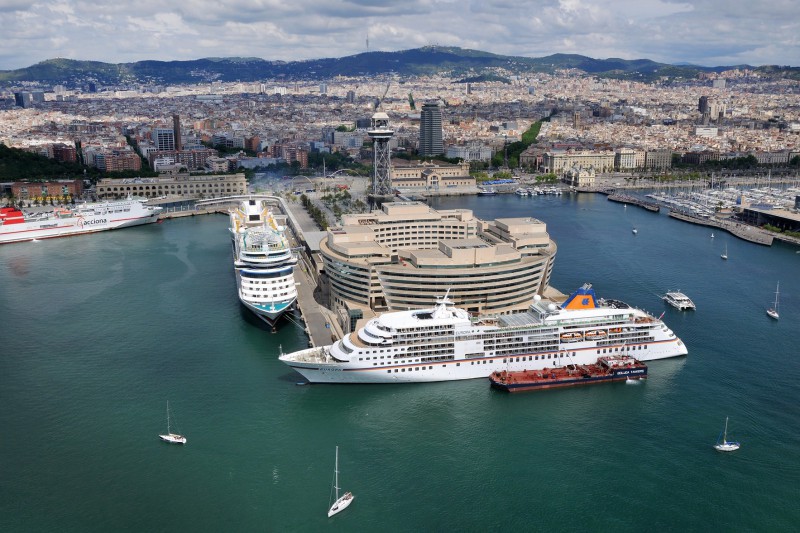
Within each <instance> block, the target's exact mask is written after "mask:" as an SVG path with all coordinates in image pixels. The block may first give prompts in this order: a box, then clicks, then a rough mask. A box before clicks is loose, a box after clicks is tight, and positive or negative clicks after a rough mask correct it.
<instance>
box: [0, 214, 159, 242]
mask: <svg viewBox="0 0 800 533" xmlns="http://www.w3.org/2000/svg"><path fill="white" fill-rule="evenodd" d="M157 220H158V213H155V214H152V215H147V216H142V217H135V218H121V219H108V218H107V217H103V216H93V217H85V218H84V219H82V220H65V221H57V220H54V221H46V222H28V223H23V224H13V225H9V226H8V227H5V228H3V229H2V232H0V244H10V243H14V242H26V241H32V240H34V239H35V240H42V239H55V238H59V237H73V236H75V235H85V234H87V233H97V232H100V231H109V230H113V229H122V228H129V227H132V226H141V225H143V224H152V223H153V222H156V221H157Z"/></svg>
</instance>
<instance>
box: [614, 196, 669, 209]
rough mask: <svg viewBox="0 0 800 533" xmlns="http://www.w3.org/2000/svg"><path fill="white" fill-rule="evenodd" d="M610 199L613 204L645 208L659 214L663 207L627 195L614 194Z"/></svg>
mask: <svg viewBox="0 0 800 533" xmlns="http://www.w3.org/2000/svg"><path fill="white" fill-rule="evenodd" d="M608 199H609V200H610V201H612V202H620V203H624V204H631V205H636V206H639V207H643V208H645V209H647V210H648V211H652V212H653V213H658V212H659V211H661V206H659V205H658V204H657V203H655V202H650V201H647V200H642V199H641V198H636V197H635V196H629V195H627V194H617V193H612V194H609V195H608Z"/></svg>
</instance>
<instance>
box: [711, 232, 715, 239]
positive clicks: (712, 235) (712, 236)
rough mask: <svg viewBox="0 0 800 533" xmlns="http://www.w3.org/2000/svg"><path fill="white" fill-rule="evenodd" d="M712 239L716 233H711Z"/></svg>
mask: <svg viewBox="0 0 800 533" xmlns="http://www.w3.org/2000/svg"><path fill="white" fill-rule="evenodd" d="M711 238H712V239H713V238H714V232H713V231H712V232H711Z"/></svg>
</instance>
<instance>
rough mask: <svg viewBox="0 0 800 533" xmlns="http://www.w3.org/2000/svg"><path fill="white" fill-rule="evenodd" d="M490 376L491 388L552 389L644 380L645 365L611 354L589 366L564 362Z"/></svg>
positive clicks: (627, 356)
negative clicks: (558, 365)
mask: <svg viewBox="0 0 800 533" xmlns="http://www.w3.org/2000/svg"><path fill="white" fill-rule="evenodd" d="M489 379H490V380H491V382H492V387H494V388H496V389H500V390H504V391H507V392H519V391H528V390H538V389H553V388H557V387H574V386H577V385H589V384H592V383H609V382H611V381H625V380H629V379H631V380H638V379H647V365H645V364H644V363H642V362H641V361H639V360H637V359H635V358H633V357H631V356H629V355H610V356H607V357H600V358H598V359H597V363H595V364H591V365H567V366H563V367H554V368H543V369H541V370H519V371H516V372H509V371H506V370H503V371H497V372H493V373H492V375H491V376H489Z"/></svg>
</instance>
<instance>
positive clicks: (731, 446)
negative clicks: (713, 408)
mask: <svg viewBox="0 0 800 533" xmlns="http://www.w3.org/2000/svg"><path fill="white" fill-rule="evenodd" d="M714 449H715V450H717V451H718V452H735V451H736V450H738V449H739V443H738V442H733V441H729V440H728V417H727V416H726V417H725V430H724V431H723V432H722V442H720V441H719V439H717V443H716V444H715V445H714Z"/></svg>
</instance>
